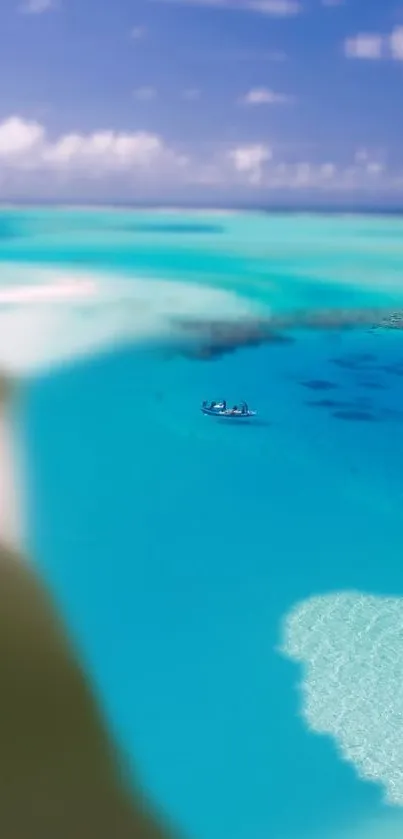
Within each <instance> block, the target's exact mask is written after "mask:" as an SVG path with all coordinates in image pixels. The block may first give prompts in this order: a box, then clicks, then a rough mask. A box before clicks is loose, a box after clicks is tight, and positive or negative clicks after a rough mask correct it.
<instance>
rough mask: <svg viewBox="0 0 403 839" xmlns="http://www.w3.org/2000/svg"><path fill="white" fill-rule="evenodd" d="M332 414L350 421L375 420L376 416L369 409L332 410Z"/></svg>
mask: <svg viewBox="0 0 403 839" xmlns="http://www.w3.org/2000/svg"><path fill="white" fill-rule="evenodd" d="M332 416H333V417H335V418H336V419H340V420H349V421H350V422H377V417H375V416H374V414H371V413H370V411H352V410H351V411H334V412H333V414H332Z"/></svg>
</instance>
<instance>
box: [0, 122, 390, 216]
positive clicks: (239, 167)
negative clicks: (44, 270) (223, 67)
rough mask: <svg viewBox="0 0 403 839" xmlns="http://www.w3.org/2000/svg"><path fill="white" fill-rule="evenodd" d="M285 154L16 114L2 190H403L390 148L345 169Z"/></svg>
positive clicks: (363, 154) (9, 127)
mask: <svg viewBox="0 0 403 839" xmlns="http://www.w3.org/2000/svg"><path fill="white" fill-rule="evenodd" d="M284 154H285V150H284V149H283V150H282V151H281V147H279V148H278V149H277V148H275V151H274V150H273V146H272V145H270V144H268V143H265V142H261V141H260V142H259V141H257V142H249V143H240V144H236V143H234V144H233V145H229V144H228V143H226V144H220V143H218V142H217V143H216V144H212V145H210V144H209V146H208V147H205V148H204V150H203V147H202V148H200V147H199V149H198V151H197V152H195V151H194V150H193V151H190V152H189V151H188V150H187V149H186V148H185V149H183V148H175V147H172V146H171V145H170V144H169V143H167V142H166V141H165V140H164V138H163V137H162V136H160V135H159V134H156V133H153V132H147V131H133V132H130V131H127V132H124V131H114V130H112V129H100V130H97V131H93V132H90V133H80V132H70V133H66V134H62V135H60V136H59V137H56V138H52V137H50V136H49V134H48V132H47V130H46V128H45V126H44V125H42V124H41V123H40V122H39V121H33V120H24V119H23V118H22V117H20V116H11V117H10V118H8V119H6V120H4V121H3V122H0V194H1V196H3V197H4V196H7V195H8V196H10V195H13V196H15V195H16V196H18V195H21V196H24V195H25V196H27V195H33V197H34V198H35V197H40V196H46V195H48V194H49V195H51V196H54V197H56V198H57V196H58V195H61V196H62V195H65V194H66V192H67V193H68V194H69V195H76V194H77V196H82V197H83V198H84V199H85V198H86V197H87V196H88V195H94V194H95V195H98V194H100V192H99V191H101V193H102V190H106V193H107V195H108V194H109V191H110V190H112V193H113V190H115V192H114V193H113V194H114V195H117V194H119V195H123V194H124V195H125V196H126V197H128V196H129V197H133V195H137V189H141V190H143V193H142V194H144V195H147V194H149V193H150V191H151V193H152V192H153V190H154V191H155V194H156V195H163V194H164V193H163V189H164V187H167V188H168V187H169V188H173V189H177V188H179V189H188V188H194V187H197V186H199V187H200V188H203V189H204V188H206V189H207V188H208V189H210V188H211V189H214V188H220V189H223V190H228V191H229V192H228V194H229V195H231V190H238V191H241V192H242V190H243V189H248V188H256V189H262V190H266V191H268V190H316V191H317V190H326V191H327V192H329V191H330V192H331V191H334V192H340V191H345V192H349V191H350V192H351V191H352V190H355V191H358V192H365V191H366V190H380V189H385V190H389V191H390V190H392V191H395V192H396V191H397V190H399V191H400V192H403V171H398V170H395V169H394V170H391V169H390V168H388V166H387V165H386V154H385V151H383V150H377V151H376V150H375V151H374V150H372V151H371V150H369V149H366V148H365V147H363V148H361V149H358V150H357V151H356V152H355V155H353V156H352V160H351V163H350V164H348V165H344V166H341V165H340V164H337V163H336V162H335V161H334V160H332V159H326V158H325V159H322V160H320V161H316V162H313V161H312V160H310V159H309V158H307V157H305V159H303V158H302V159H301V158H300V159H299V160H298V159H295V150H294V151H293V152H292V154H293V158H294V159H293V161H291V162H290V161H289V160H287V159H284ZM97 185H99V187H98V186H97ZM97 190H98V192H97ZM103 194H105V193H103ZM192 194H194V193H192ZM101 200H102V199H101ZM103 200H105V199H103Z"/></svg>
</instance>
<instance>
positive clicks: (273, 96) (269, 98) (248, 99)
mask: <svg viewBox="0 0 403 839" xmlns="http://www.w3.org/2000/svg"><path fill="white" fill-rule="evenodd" d="M241 102H242V103H243V104H244V105H284V104H287V103H288V102H291V97H290V96H287V95H286V94H285V93H276V92H275V91H274V90H270V88H267V87H255V88H252V90H249V91H248V93H246V94H245V96H243V97H242V98H241Z"/></svg>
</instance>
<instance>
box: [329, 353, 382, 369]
mask: <svg viewBox="0 0 403 839" xmlns="http://www.w3.org/2000/svg"><path fill="white" fill-rule="evenodd" d="M329 360H330V362H331V364H336V365H337V367H341V368H343V369H345V370H370V369H371V368H372V366H373V365H374V364H376V362H377V357H376V355H373V354H372V353H352V354H351V355H345V356H339V357H338V358H331V359H329Z"/></svg>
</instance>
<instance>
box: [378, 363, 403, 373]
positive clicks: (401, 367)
mask: <svg viewBox="0 0 403 839" xmlns="http://www.w3.org/2000/svg"><path fill="white" fill-rule="evenodd" d="M381 369H382V370H384V371H385V373H391V375H392V376H403V362H402V361H396V363H395V364H386V365H385V366H384V367H382V368H381Z"/></svg>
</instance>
